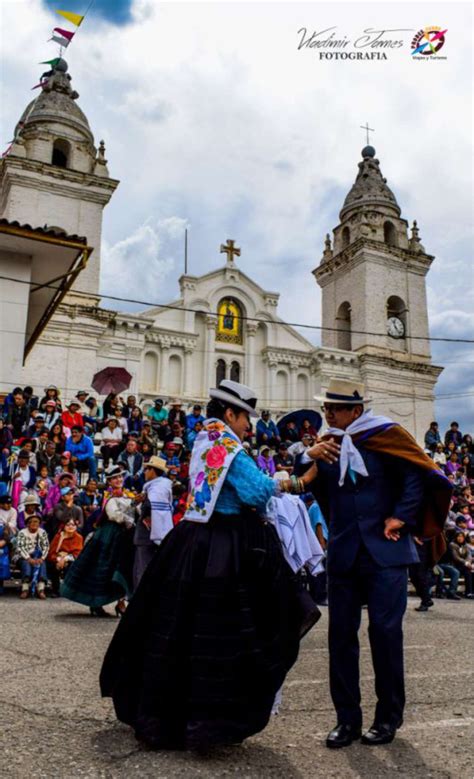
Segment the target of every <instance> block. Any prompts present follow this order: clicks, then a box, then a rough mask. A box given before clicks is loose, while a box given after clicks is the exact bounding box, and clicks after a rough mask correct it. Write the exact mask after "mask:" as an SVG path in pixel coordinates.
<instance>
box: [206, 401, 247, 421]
mask: <svg viewBox="0 0 474 779" xmlns="http://www.w3.org/2000/svg"><path fill="white" fill-rule="evenodd" d="M228 408H230V409H231V410H232V411H233V412H234V414H236V415H237V416H238V415H239V414H245V411H244V409H243V408H240V407H239V406H234V404H233V403H229V402H228V401H227V400H218V399H217V398H211V400H210V401H209V403H208V404H207V408H206V416H207V418H208V419H211V418H214V419H220V420H221V421H222V422H223V421H224V414H225V412H226V411H227V409H228Z"/></svg>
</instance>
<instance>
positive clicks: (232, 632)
mask: <svg viewBox="0 0 474 779" xmlns="http://www.w3.org/2000/svg"><path fill="white" fill-rule="evenodd" d="M318 616H319V612H318V609H317V607H316V606H315V604H314V603H313V601H312V600H311V599H310V598H309V596H308V594H307V593H306V592H305V591H302V590H301V589H300V587H299V584H298V579H297V578H296V577H295V576H294V575H293V573H292V571H291V569H290V568H289V567H288V565H287V563H286V562H285V560H284V558H283V555H282V552H281V547H280V542H279V540H278V538H277V536H276V534H275V531H274V529H273V527H272V526H271V525H269V524H267V523H265V522H264V521H262V519H261V518H260V517H259V516H258V515H257V513H256V512H254V511H252V510H248V511H246V512H245V513H242V514H240V515H239V516H232V517H230V516H227V515H223V514H218V513H214V515H213V516H212V517H211V519H210V521H209V522H208V523H207V524H199V523H194V522H188V521H186V520H184V521H182V522H180V523H179V524H178V525H177V526H176V527H175V528H174V529H173V530H172V531H171V532H170V533H169V534H168V535H167V537H166V538H165V540H164V542H163V543H162V545H161V546H160V547H159V548H158V549H157V552H156V554H155V556H154V557H153V559H152V561H151V562H150V564H149V566H148V568H147V570H146V571H145V574H144V576H143V578H142V580H141V582H140V585H139V587H138V589H137V591H136V593H135V595H134V596H133V598H132V600H131V602H130V604H129V606H128V609H127V611H126V613H125V615H124V617H123V618H122V619H121V621H120V624H119V625H118V627H117V630H116V632H115V635H114V637H113V639H112V642H111V644H110V646H109V649H108V651H107V654H106V656H105V659H104V663H103V667H102V671H101V676H100V684H101V691H102V695H103V696H108V697H111V698H112V699H113V702H114V706H115V711H116V714H117V717H118V719H119V720H121V721H122V722H125V723H127V724H128V725H130V726H132V727H133V728H134V729H135V734H136V736H137V738H139V739H140V740H142V741H144V742H146V743H147V744H148V745H149V746H151V747H153V748H156V749H193V748H204V747H209V746H211V745H214V744H230V743H237V742H241V741H242V740H243V739H245V738H247V737H248V736H251V735H253V734H254V733H257V732H259V731H260V730H262V729H263V728H264V727H265V726H266V724H267V723H268V720H269V717H270V714H271V709H272V704H273V700H274V698H275V695H276V693H277V691H278V690H279V688H280V687H281V685H282V684H283V681H284V679H285V676H286V674H287V673H288V671H289V669H290V668H291V666H292V665H293V664H294V662H295V660H296V658H297V655H298V649H299V642H300V638H301V636H302V635H303V634H304V633H305V632H306V631H307V630H308V629H309V628H310V627H312V625H313V624H314V623H315V622H316V620H317V618H318Z"/></svg>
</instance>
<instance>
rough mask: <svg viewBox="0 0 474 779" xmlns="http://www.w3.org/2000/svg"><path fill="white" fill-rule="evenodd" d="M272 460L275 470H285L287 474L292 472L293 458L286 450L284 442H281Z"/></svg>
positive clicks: (289, 474)
mask: <svg viewBox="0 0 474 779" xmlns="http://www.w3.org/2000/svg"><path fill="white" fill-rule="evenodd" d="M273 461H274V463H275V468H276V472H277V473H278V472H279V471H286V473H287V474H288V476H291V474H292V473H293V464H294V459H293V457H292V456H291V454H290V453H289V452H288V446H287V444H285V443H283V442H282V443H281V444H280V445H279V447H278V452H277V454H276V455H275V457H274V458H273Z"/></svg>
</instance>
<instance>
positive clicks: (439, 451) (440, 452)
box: [433, 443, 446, 471]
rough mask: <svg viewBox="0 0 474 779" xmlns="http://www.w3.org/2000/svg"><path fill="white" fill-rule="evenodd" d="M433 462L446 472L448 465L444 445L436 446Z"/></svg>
mask: <svg viewBox="0 0 474 779" xmlns="http://www.w3.org/2000/svg"><path fill="white" fill-rule="evenodd" d="M433 461H434V462H435V463H438V465H440V466H441V467H442V469H443V471H444V470H445V467H444V466H445V465H446V454H445V451H444V446H443V444H442V443H441V444H436V449H435V452H434V455H433Z"/></svg>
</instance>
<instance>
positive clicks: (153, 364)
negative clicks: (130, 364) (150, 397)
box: [143, 352, 158, 390]
mask: <svg viewBox="0 0 474 779" xmlns="http://www.w3.org/2000/svg"><path fill="white" fill-rule="evenodd" d="M157 382H158V357H157V356H156V354H155V353H154V352H147V353H146V354H145V359H144V362H143V386H144V388H145V390H155V389H156V388H157V386H158V384H157Z"/></svg>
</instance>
